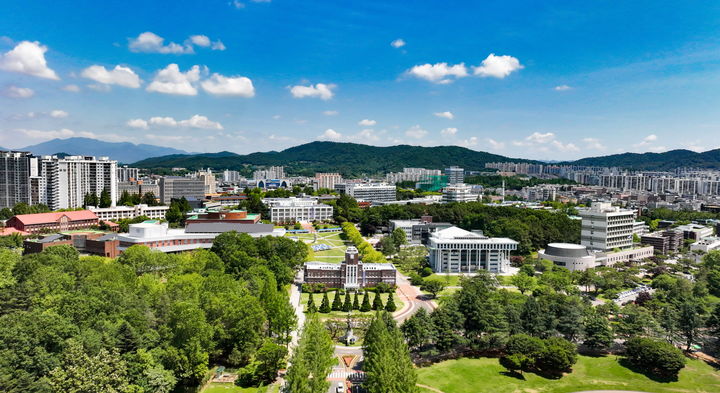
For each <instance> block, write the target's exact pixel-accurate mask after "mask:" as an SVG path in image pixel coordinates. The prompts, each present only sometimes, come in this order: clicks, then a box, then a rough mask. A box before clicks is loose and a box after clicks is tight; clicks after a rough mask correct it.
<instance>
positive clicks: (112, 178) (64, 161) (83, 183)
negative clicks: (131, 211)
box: [37, 156, 118, 210]
mask: <svg viewBox="0 0 720 393" xmlns="http://www.w3.org/2000/svg"><path fill="white" fill-rule="evenodd" d="M38 165H39V166H38V175H39V176H40V177H39V182H38V190H37V197H38V201H39V203H42V204H45V205H47V206H48V207H49V208H50V209H51V210H58V209H73V208H77V207H82V206H83V203H84V202H85V195H87V194H95V195H97V196H98V197H100V194H101V193H102V192H103V190H106V191H107V192H108V193H109V194H110V200H111V201H112V204H113V205H114V204H115V201H116V200H117V199H118V193H117V189H118V188H117V184H118V181H117V161H113V160H111V159H110V158H109V157H98V158H96V157H92V156H67V157H63V158H60V157H57V156H43V157H41V158H40V160H39V164H38Z"/></svg>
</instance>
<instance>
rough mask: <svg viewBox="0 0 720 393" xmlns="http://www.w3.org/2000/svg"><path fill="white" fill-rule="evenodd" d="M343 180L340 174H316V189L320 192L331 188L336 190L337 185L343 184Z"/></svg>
mask: <svg viewBox="0 0 720 393" xmlns="http://www.w3.org/2000/svg"><path fill="white" fill-rule="evenodd" d="M342 182H343V178H342V176H340V174H339V173H320V172H318V173H316V174H315V189H316V190H319V189H321V188H329V189H331V190H332V189H334V188H335V185H336V184H338V183H342Z"/></svg>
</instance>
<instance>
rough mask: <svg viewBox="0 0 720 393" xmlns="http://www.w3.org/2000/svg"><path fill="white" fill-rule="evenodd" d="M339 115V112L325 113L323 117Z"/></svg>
mask: <svg viewBox="0 0 720 393" xmlns="http://www.w3.org/2000/svg"><path fill="white" fill-rule="evenodd" d="M339 113H340V112H338V111H323V115H325V116H337V115H338V114H339Z"/></svg>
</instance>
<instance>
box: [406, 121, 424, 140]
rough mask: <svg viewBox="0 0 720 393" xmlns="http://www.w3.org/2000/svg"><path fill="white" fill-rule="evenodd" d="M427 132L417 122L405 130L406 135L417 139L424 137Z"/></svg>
mask: <svg viewBox="0 0 720 393" xmlns="http://www.w3.org/2000/svg"><path fill="white" fill-rule="evenodd" d="M427 133H428V132H427V131H426V130H424V129H423V128H422V127H420V125H417V124H416V125H414V126H412V127H410V128H408V129H407V130H405V136H407V137H410V138H415V139H422V138H423V137H424V136H425V135H427Z"/></svg>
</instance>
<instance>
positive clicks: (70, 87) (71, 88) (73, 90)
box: [62, 85, 80, 93]
mask: <svg viewBox="0 0 720 393" xmlns="http://www.w3.org/2000/svg"><path fill="white" fill-rule="evenodd" d="M62 89H63V90H65V91H69V92H71V93H79V92H80V86H78V85H67V86H63V88H62Z"/></svg>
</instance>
